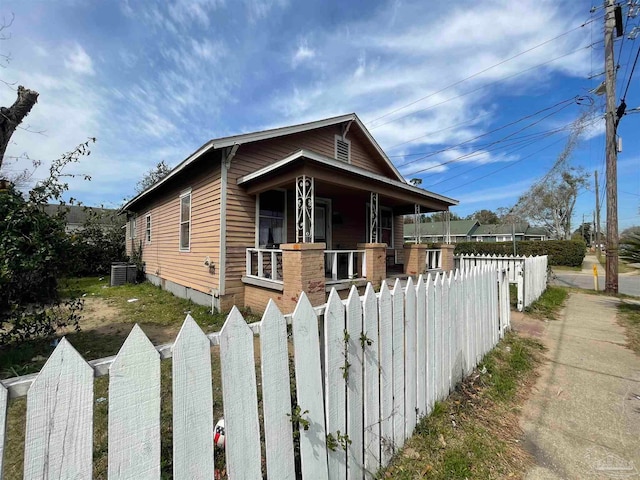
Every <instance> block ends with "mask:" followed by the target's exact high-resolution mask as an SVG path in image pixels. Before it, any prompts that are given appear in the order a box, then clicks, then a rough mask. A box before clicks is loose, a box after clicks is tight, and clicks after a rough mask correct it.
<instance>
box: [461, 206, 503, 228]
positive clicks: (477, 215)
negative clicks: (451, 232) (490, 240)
mask: <svg viewBox="0 0 640 480" xmlns="http://www.w3.org/2000/svg"><path fill="white" fill-rule="evenodd" d="M467 220H477V221H478V222H480V224H481V225H490V224H497V223H500V217H498V214H497V213H495V212H493V211H491V210H487V209H486V208H483V209H482V210H477V211H475V212H473V213H472V214H471V215H469V216H467Z"/></svg>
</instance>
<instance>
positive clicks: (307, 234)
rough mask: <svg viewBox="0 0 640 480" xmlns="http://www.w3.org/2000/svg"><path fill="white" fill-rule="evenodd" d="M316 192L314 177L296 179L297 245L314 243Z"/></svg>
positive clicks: (302, 176)
mask: <svg viewBox="0 0 640 480" xmlns="http://www.w3.org/2000/svg"><path fill="white" fill-rule="evenodd" d="M315 203H316V202H315V192H314V182H313V177H308V176H306V175H301V176H299V177H297V178H296V243H313V242H314V238H313V236H314V228H313V220H314V218H315V215H314V213H315V212H314V208H315Z"/></svg>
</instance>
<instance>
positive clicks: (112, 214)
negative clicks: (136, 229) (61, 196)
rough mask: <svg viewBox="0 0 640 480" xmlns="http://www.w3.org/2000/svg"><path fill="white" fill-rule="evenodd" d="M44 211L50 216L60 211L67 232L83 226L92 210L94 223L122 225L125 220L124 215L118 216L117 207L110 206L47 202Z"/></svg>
mask: <svg viewBox="0 0 640 480" xmlns="http://www.w3.org/2000/svg"><path fill="white" fill-rule="evenodd" d="M44 212H45V213H46V214H48V215H51V216H53V215H56V214H58V212H62V213H63V215H64V217H65V222H66V225H65V231H66V232H67V233H73V232H75V231H77V230H80V229H82V228H84V226H85V223H86V222H87V219H89V217H90V215H91V214H92V212H93V213H95V214H96V217H95V223H96V224H97V225H103V226H104V227H105V228H106V227H108V226H113V225H119V226H122V225H124V223H125V221H126V220H125V218H124V216H122V217H119V215H118V210H117V209H111V208H98V207H85V206H82V205H55V204H48V205H45V206H44Z"/></svg>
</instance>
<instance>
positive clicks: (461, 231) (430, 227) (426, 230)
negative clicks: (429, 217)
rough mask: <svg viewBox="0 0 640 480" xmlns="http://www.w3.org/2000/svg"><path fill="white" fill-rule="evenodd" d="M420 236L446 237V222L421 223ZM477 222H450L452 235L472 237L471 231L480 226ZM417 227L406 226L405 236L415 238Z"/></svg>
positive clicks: (409, 224) (410, 224)
mask: <svg viewBox="0 0 640 480" xmlns="http://www.w3.org/2000/svg"><path fill="white" fill-rule="evenodd" d="M418 225H419V226H420V229H419V231H420V235H421V236H423V237H435V236H440V235H445V233H446V228H447V227H446V222H425V223H419V224H418ZM478 225H479V223H478V221H477V220H452V221H450V222H449V229H450V232H451V235H456V236H457V235H471V233H470V232H471V230H473V229H474V227H476V226H478ZM415 231H416V230H415V225H414V224H412V223H408V224H406V225H405V226H404V236H405V237H407V236H411V237H413V236H415Z"/></svg>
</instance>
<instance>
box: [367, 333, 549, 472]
mask: <svg viewBox="0 0 640 480" xmlns="http://www.w3.org/2000/svg"><path fill="white" fill-rule="evenodd" d="M542 348H543V347H542V345H541V344H539V343H538V342H536V341H534V340H530V339H526V338H523V337H520V336H518V335H516V334H514V333H508V334H507V336H506V337H505V338H504V339H503V340H502V341H501V342H500V343H499V344H498V346H497V347H496V348H495V349H494V350H493V351H491V352H490V353H489V354H488V355H487V356H486V357H485V358H484V360H483V362H482V363H481V364H480V365H479V366H478V368H477V369H476V371H474V372H473V374H472V375H470V376H469V377H468V378H467V379H466V380H465V381H463V382H462V383H461V384H460V385H459V386H458V387H457V388H456V391H455V392H454V393H452V394H451V396H450V397H449V398H448V399H447V400H446V401H444V402H440V403H437V404H436V405H435V407H434V410H433V412H432V413H431V415H430V416H429V417H426V418H423V419H422V420H421V421H420V422H419V423H418V425H417V426H416V429H415V432H414V435H413V436H412V437H411V438H410V439H409V440H408V441H407V443H406V444H405V446H404V448H402V449H401V450H400V451H399V452H398V453H397V454H396V456H395V458H394V460H393V461H392V463H391V465H390V466H389V467H388V468H386V469H385V470H383V471H381V472H379V473H378V477H377V478H381V479H383V478H384V479H386V478H392V479H396V480H405V479H406V480H413V479H416V478H429V479H442V480H452V479H460V480H464V479H471V478H482V479H494V478H496V479H497V478H511V477H514V478H520V477H521V475H522V473H523V472H524V470H525V468H526V467H527V466H528V465H529V463H530V461H531V459H530V457H529V455H528V454H527V453H526V452H524V450H522V448H521V447H520V446H519V444H518V441H519V436H520V429H519V426H518V409H519V406H520V405H521V403H522V401H523V399H524V397H525V395H526V393H527V392H528V390H529V389H530V388H531V386H532V385H533V382H534V379H535V376H536V374H535V371H534V368H535V366H536V365H537V364H538V363H539V361H540V352H541V351H542Z"/></svg>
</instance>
